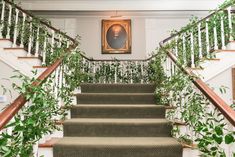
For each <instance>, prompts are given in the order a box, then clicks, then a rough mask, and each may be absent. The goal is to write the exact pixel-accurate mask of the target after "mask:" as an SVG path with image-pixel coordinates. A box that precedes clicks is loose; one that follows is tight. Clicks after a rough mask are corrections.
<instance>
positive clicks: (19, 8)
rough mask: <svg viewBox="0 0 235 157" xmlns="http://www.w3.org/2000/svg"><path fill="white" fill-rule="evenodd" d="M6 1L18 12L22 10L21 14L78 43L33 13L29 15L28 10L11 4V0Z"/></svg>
mask: <svg viewBox="0 0 235 157" xmlns="http://www.w3.org/2000/svg"><path fill="white" fill-rule="evenodd" d="M4 1H5V2H6V3H8V4H10V5H12V6H14V7H15V8H17V9H18V10H20V11H21V12H23V13H25V14H26V15H28V16H30V17H32V18H34V19H37V20H39V22H40V23H41V24H43V25H45V26H47V27H48V28H50V29H52V30H54V31H55V32H57V33H59V34H61V35H64V36H65V37H66V38H68V39H69V40H71V41H72V42H73V43H76V40H75V39H73V38H72V37H70V36H68V35H66V34H65V33H63V32H62V31H60V30H59V29H56V28H55V27H53V26H51V25H49V24H48V23H46V22H44V21H42V20H41V19H39V18H37V17H35V16H34V15H32V14H31V13H29V12H28V11H26V10H24V9H22V8H21V7H19V6H17V5H16V4H15V3H13V2H10V1H9V0H4Z"/></svg>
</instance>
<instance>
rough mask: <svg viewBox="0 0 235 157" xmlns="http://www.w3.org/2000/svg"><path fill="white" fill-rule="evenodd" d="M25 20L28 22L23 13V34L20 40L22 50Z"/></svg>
mask: <svg viewBox="0 0 235 157" xmlns="http://www.w3.org/2000/svg"><path fill="white" fill-rule="evenodd" d="M25 20H26V14H25V13H23V21H22V30H21V31H22V32H21V39H20V47H21V48H23V47H24V33H25V30H24V28H25Z"/></svg>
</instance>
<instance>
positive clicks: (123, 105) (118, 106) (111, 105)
mask: <svg viewBox="0 0 235 157" xmlns="http://www.w3.org/2000/svg"><path fill="white" fill-rule="evenodd" d="M72 107H74V108H82V107H89V108H104V107H105V108H129V107H131V108H148V107H149V108H165V106H164V105H156V104H152V105H151V104H139V105H136V104H133V105H132V104H105V105H99V104H89V105H87V104H78V105H73V106H72Z"/></svg>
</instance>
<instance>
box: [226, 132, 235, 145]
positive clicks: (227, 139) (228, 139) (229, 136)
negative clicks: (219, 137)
mask: <svg viewBox="0 0 235 157" xmlns="http://www.w3.org/2000/svg"><path fill="white" fill-rule="evenodd" d="M232 142H234V137H233V135H232V134H228V135H226V136H225V143H226V144H231V143H232Z"/></svg>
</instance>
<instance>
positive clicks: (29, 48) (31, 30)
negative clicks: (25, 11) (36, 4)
mask: <svg viewBox="0 0 235 157" xmlns="http://www.w3.org/2000/svg"><path fill="white" fill-rule="evenodd" d="M29 22H30V26H29V44H28V54H27V56H31V49H32V42H33V40H32V36H33V21H32V17H29Z"/></svg>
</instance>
